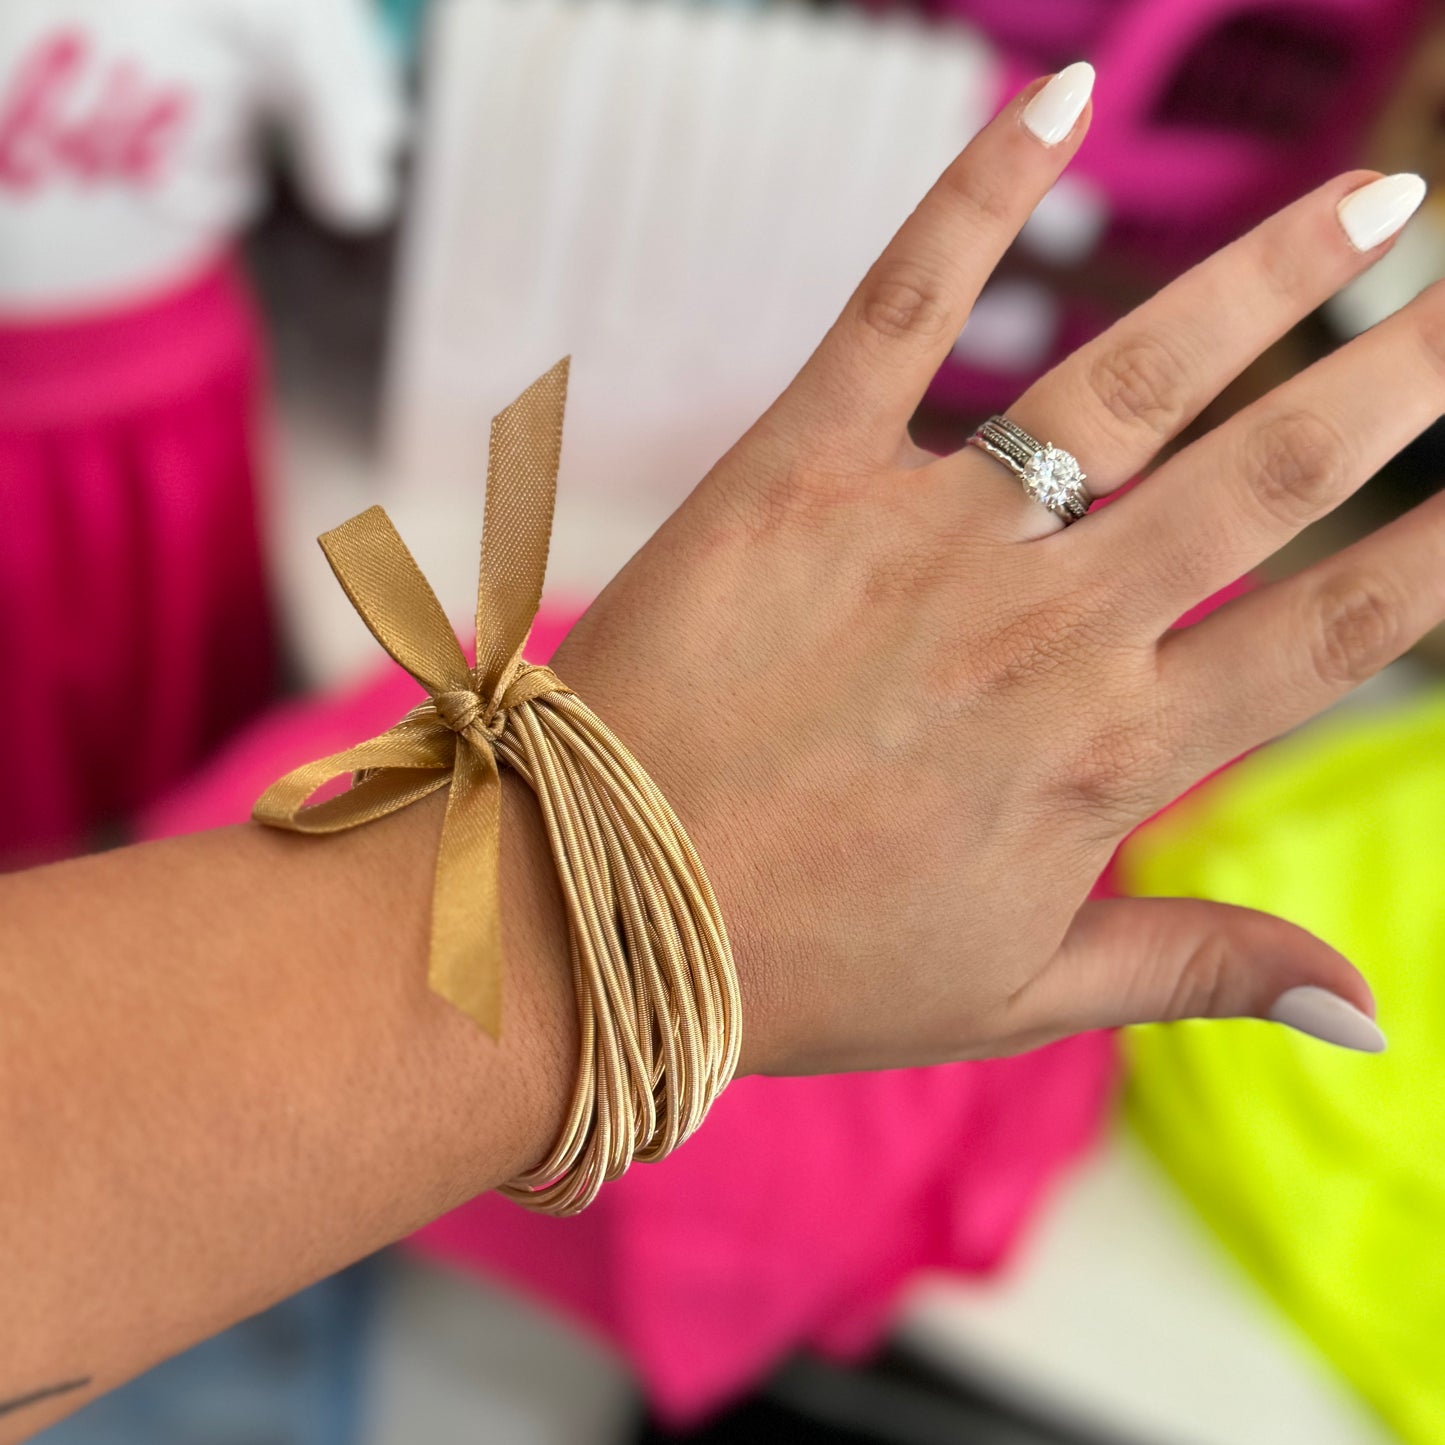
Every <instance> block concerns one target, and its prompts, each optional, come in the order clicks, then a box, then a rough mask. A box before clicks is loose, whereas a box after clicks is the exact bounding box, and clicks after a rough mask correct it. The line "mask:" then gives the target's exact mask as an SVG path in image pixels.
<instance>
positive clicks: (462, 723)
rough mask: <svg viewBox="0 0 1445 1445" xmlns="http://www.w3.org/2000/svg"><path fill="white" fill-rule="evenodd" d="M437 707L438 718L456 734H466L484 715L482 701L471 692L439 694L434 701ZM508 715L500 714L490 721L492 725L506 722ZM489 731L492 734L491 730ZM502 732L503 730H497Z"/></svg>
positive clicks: (488, 729)
mask: <svg viewBox="0 0 1445 1445" xmlns="http://www.w3.org/2000/svg"><path fill="white" fill-rule="evenodd" d="M432 701H433V703H434V704H435V705H436V710H437V716H438V717H439V718H441V720H442V721H443V722H444V723H445V724H446V725H447V726H448V727H449V728H450V729H451V730H452V731H453V732H454V733H464V732H466V730H467V729H468V728H469V727H471V725H472V724H473V723H474V722H476V720H477V719H478V718H479V717H481V715H482V700H481V698H479V697H478V696H477V695H476V693H474V692H470V691H466V690H463V691H460V692H443V693H438V694H437V696H436V697H434V698H433V699H432ZM506 716H507V715H506V713H503V712H498V713H497V715H496V717H495V718H491V719H488V721H489V722H490V723H500V722H504V721H505V719H506ZM487 731H488V732H489V733H490V732H491V728H490V727H488V728H487ZM497 731H498V732H500V731H501V728H500V727H499V728H497Z"/></svg>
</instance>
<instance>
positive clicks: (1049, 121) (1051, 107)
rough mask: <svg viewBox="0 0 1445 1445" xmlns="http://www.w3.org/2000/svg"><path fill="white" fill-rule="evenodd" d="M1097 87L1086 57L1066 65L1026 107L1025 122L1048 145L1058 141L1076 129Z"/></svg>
mask: <svg viewBox="0 0 1445 1445" xmlns="http://www.w3.org/2000/svg"><path fill="white" fill-rule="evenodd" d="M1093 89H1094V67H1093V66H1092V65H1090V64H1089V62H1088V61H1087V60H1076V61H1075V62H1074V63H1073V64H1072V65H1067V66H1065V67H1064V68H1063V69H1062V70H1061V71H1059V73H1058V74H1057V75H1056V76H1054V78H1053V79H1052V80H1050V81H1049V83H1048V84H1047V85H1046V86H1044V88H1043V89H1042V90H1041V91H1039V93H1038V94H1037V95H1036V96H1034V98H1033V99H1032V100H1031V101H1029V103H1028V105H1026V106H1025V107H1024V114H1023V122H1024V124H1025V125H1026V126H1028V128H1029V129H1030V130H1031V131H1032V132H1033V133H1034V134H1035V135H1036V136H1038V138H1039V139H1040V140H1041V141H1043V143H1044V144H1045V145H1046V146H1053V145H1058V143H1059V142H1060V141H1061V140H1063V138H1064V137H1065V136H1066V135H1068V133H1069V132H1070V131H1071V130H1073V128H1074V122H1075V121H1076V120H1078V118H1079V116H1080V115H1081V114H1082V113H1083V110H1084V107H1085V106H1086V105H1087V104H1088V103H1089V96H1090V94H1091V93H1092V92H1093Z"/></svg>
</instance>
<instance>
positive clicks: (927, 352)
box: [783, 61, 1094, 462]
mask: <svg viewBox="0 0 1445 1445" xmlns="http://www.w3.org/2000/svg"><path fill="white" fill-rule="evenodd" d="M1093 86H1094V69H1093V67H1092V66H1091V65H1089V64H1088V63H1087V62H1085V61H1077V62H1075V63H1074V64H1073V65H1070V66H1067V67H1066V68H1065V69H1063V70H1061V71H1059V73H1058V74H1057V75H1054V76H1051V77H1047V78H1045V79H1043V80H1036V81H1034V82H1033V83H1032V84H1030V85H1028V86H1026V87H1025V88H1024V90H1023V91H1022V92H1020V93H1019V94H1018V95H1017V96H1015V97H1014V99H1013V100H1012V101H1010V102H1009V104H1008V105H1007V106H1005V107H1004V109H1003V110H1002V111H1000V113H999V114H998V115H997V116H995V117H994V119H993V120H992V121H990V122H989V124H988V125H986V126H985V127H984V128H983V130H981V131H980V132H979V133H978V134H977V135H976V136H975V137H974V138H973V140H971V141H970V142H969V144H968V145H967V147H966V148H965V149H964V150H963V151H962V153H961V154H960V155H959V156H958V158H957V159H956V160H954V161H953V162H952V163H951V164H950V165H949V167H948V169H947V170H946V171H944V173H943V175H942V176H940V177H939V179H938V181H937V182H936V183H935V184H934V186H933V188H932V189H931V190H930V191H929V192H928V194H927V195H926V196H925V197H924V198H923V200H922V201H920V202H919V204H918V206H917V208H916V209H915V210H914V212H913V214H912V215H910V216H909V217H908V219H907V220H906V221H905V222H904V223H903V225H902V226H901V227H900V228H899V230H898V233H897V234H896V235H895V236H894V237H893V239H892V241H890V242H889V244H888V246H887V248H886V249H885V250H884V252H883V254H882V255H881V256H880V257H879V258H878V260H877V261H876V262H874V264H873V265H872V266H871V267H870V268H869V271H868V274H867V275H866V276H865V277H864V278H863V281H862V283H861V284H860V285H859V287H858V289H857V290H856V291H855V292H854V293H853V295H852V297H851V298H850V299H849V301H848V304H847V305H846V306H845V307H844V308H843V312H842V314H841V315H840V316H839V318H838V320H837V321H836V322H835V323H834V324H833V326H832V327H831V328H830V329H829V331H828V334H827V335H826V336H825V337H824V338H823V340H822V342H821V344H820V345H819V346H818V349H817V350H816V351H815V352H814V353H813V355H812V356H811V357H810V358H809V360H808V361H807V363H806V364H805V365H804V367H803V369H802V370H801V371H800V372H799V373H798V376H797V379H796V380H795V381H794V382H793V384H792V386H790V387H789V388H788V392H787V393H786V394H785V397H784V399H783V404H784V405H786V404H788V402H797V403H800V404H802V405H803V406H805V407H806V409H807V412H808V415H809V417H810V418H811V419H812V420H813V421H814V422H818V421H821V422H822V424H823V427H824V428H825V429H826V430H827V432H828V433H829V434H830V435H831V436H832V437H833V438H834V439H835V440H837V441H841V442H843V443H844V444H845V445H849V446H851V447H852V449H853V452H854V454H855V455H861V456H862V457H864V458H866V459H869V460H877V461H879V462H889V461H892V460H894V459H895V458H896V456H897V454H898V447H899V444H900V442H901V441H902V440H903V437H904V434H905V432H906V428H907V426H908V421H909V418H910V417H911V416H912V415H913V412H914V410H915V409H916V408H917V406H918V403H919V401H920V400H921V399H922V397H923V393H924V391H925V390H926V389H927V387H928V384H929V382H930V381H931V380H932V379H933V375H934V373H935V372H936V371H937V370H938V368H939V366H940V365H941V364H942V363H943V360H944V358H945V357H946V356H947V355H948V353H949V351H950V350H951V349H952V347H953V344H954V342H955V341H956V340H957V339H958V333H959V332H960V331H961V330H962V329H963V323H964V322H965V321H966V320H967V319H968V314H969V312H970V310H972V308H973V303H974V301H975V300H976V299H977V298H978V293H979V292H980V291H981V290H982V289H983V285H984V282H985V281H987V280H988V278H989V276H990V275H991V274H992V272H993V269H994V267H995V266H996V265H997V264H998V261H999V258H1000V257H1001V256H1002V255H1003V253H1004V252H1005V251H1006V250H1007V249H1008V246H1009V244H1010V243H1011V242H1012V240H1013V238H1014V237H1015V236H1016V235H1017V234H1018V232H1019V230H1020V228H1021V227H1022V226H1023V223H1024V222H1025V221H1026V220H1027V219H1028V218H1029V215H1030V213H1031V212H1032V211H1033V209H1034V207H1035V206H1036V205H1037V204H1038V203H1039V201H1040V200H1041V199H1042V198H1043V195H1044V193H1045V192H1046V191H1047V190H1048V189H1049V187H1050V186H1052V185H1053V183H1054V181H1055V180H1057V179H1058V177H1059V174H1060V172H1061V171H1062V170H1063V169H1064V167H1065V166H1066V165H1067V164H1068V163H1069V161H1070V159H1071V158H1072V157H1073V155H1074V152H1075V151H1076V150H1077V149H1078V148H1079V143H1080V142H1081V141H1082V140H1083V137H1084V133H1085V131H1086V130H1087V129H1088V124H1087V116H1086V112H1087V110H1088V106H1089V97H1090V94H1091V92H1092V90H1093Z"/></svg>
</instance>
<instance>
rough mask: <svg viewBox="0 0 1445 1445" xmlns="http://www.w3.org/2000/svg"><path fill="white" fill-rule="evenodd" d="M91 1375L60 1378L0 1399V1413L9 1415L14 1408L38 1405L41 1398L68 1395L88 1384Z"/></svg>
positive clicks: (46, 1398) (21, 1408)
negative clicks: (25, 1391)
mask: <svg viewBox="0 0 1445 1445" xmlns="http://www.w3.org/2000/svg"><path fill="white" fill-rule="evenodd" d="M90 1379H91V1377H90V1376H89V1375H85V1376H83V1377H82V1378H81V1379H78V1380H62V1381H61V1382H60V1384H58V1385H47V1386H45V1388H44V1389H42V1390H31V1391H30V1393H29V1394H26V1395H16V1396H15V1397H14V1399H11V1400H0V1415H9V1414H11V1413H12V1412H13V1411H15V1410H23V1409H24V1408H25V1407H26V1406H27V1405H38V1404H40V1402H41V1401H42V1400H52V1399H54V1398H55V1396H56V1395H68V1394H69V1393H70V1392H71V1391H72V1390H83V1389H84V1388H85V1387H86V1386H87V1385H88V1384H90Z"/></svg>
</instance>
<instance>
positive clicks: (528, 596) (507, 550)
mask: <svg viewBox="0 0 1445 1445" xmlns="http://www.w3.org/2000/svg"><path fill="white" fill-rule="evenodd" d="M569 361H570V358H568V357H565V356H564V357H563V358H562V360H561V361H559V362H558V363H557V364H556V365H555V366H554V367H553V368H552V369H551V370H550V371H548V372H546V373H545V374H544V375H542V376H539V377H538V378H537V380H536V381H534V382H533V383H532V384H531V386H529V387H528V388H527V389H526V391H524V392H523V393H522V394H521V396H519V397H518V398H517V399H516V400H515V401H514V402H512V403H511V405H509V406H507V407H504V408H503V409H502V410H501V411H500V412H498V413H497V415H496V416H494V417H493V418H492V434H491V445H490V447H489V449H488V452H487V503H486V516H485V520H484V523H483V527H482V565H481V574H480V577H479V579H478V583H477V666H476V679H477V691H478V692H480V693H481V695H482V696H483V697H484V698H486V699H488V700H489V701H490V702H492V703H493V705H495V704H496V702H497V701H498V699H499V698H500V695H501V693H502V692H503V691H504V690H505V689H506V687H507V684H508V683H509V682H510V680H511V678H512V674H513V673H514V672H515V670H516V667H517V664H518V662H519V660H520V658H521V654H522V648H523V646H524V645H525V643H526V641H527V633H528V631H529V630H530V629H531V626H532V619H533V618H534V617H535V616H536V615H537V607H538V605H539V604H540V603H541V600H542V583H543V582H544V581H545V579H546V575H547V549H548V544H549V542H550V541H551V537H552V512H553V508H554V507H555V505H556V501H557V467H558V464H559V462H560V460H561V455H562V416H563V413H564V412H565V410H566V407H567V372H568V364H569Z"/></svg>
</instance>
